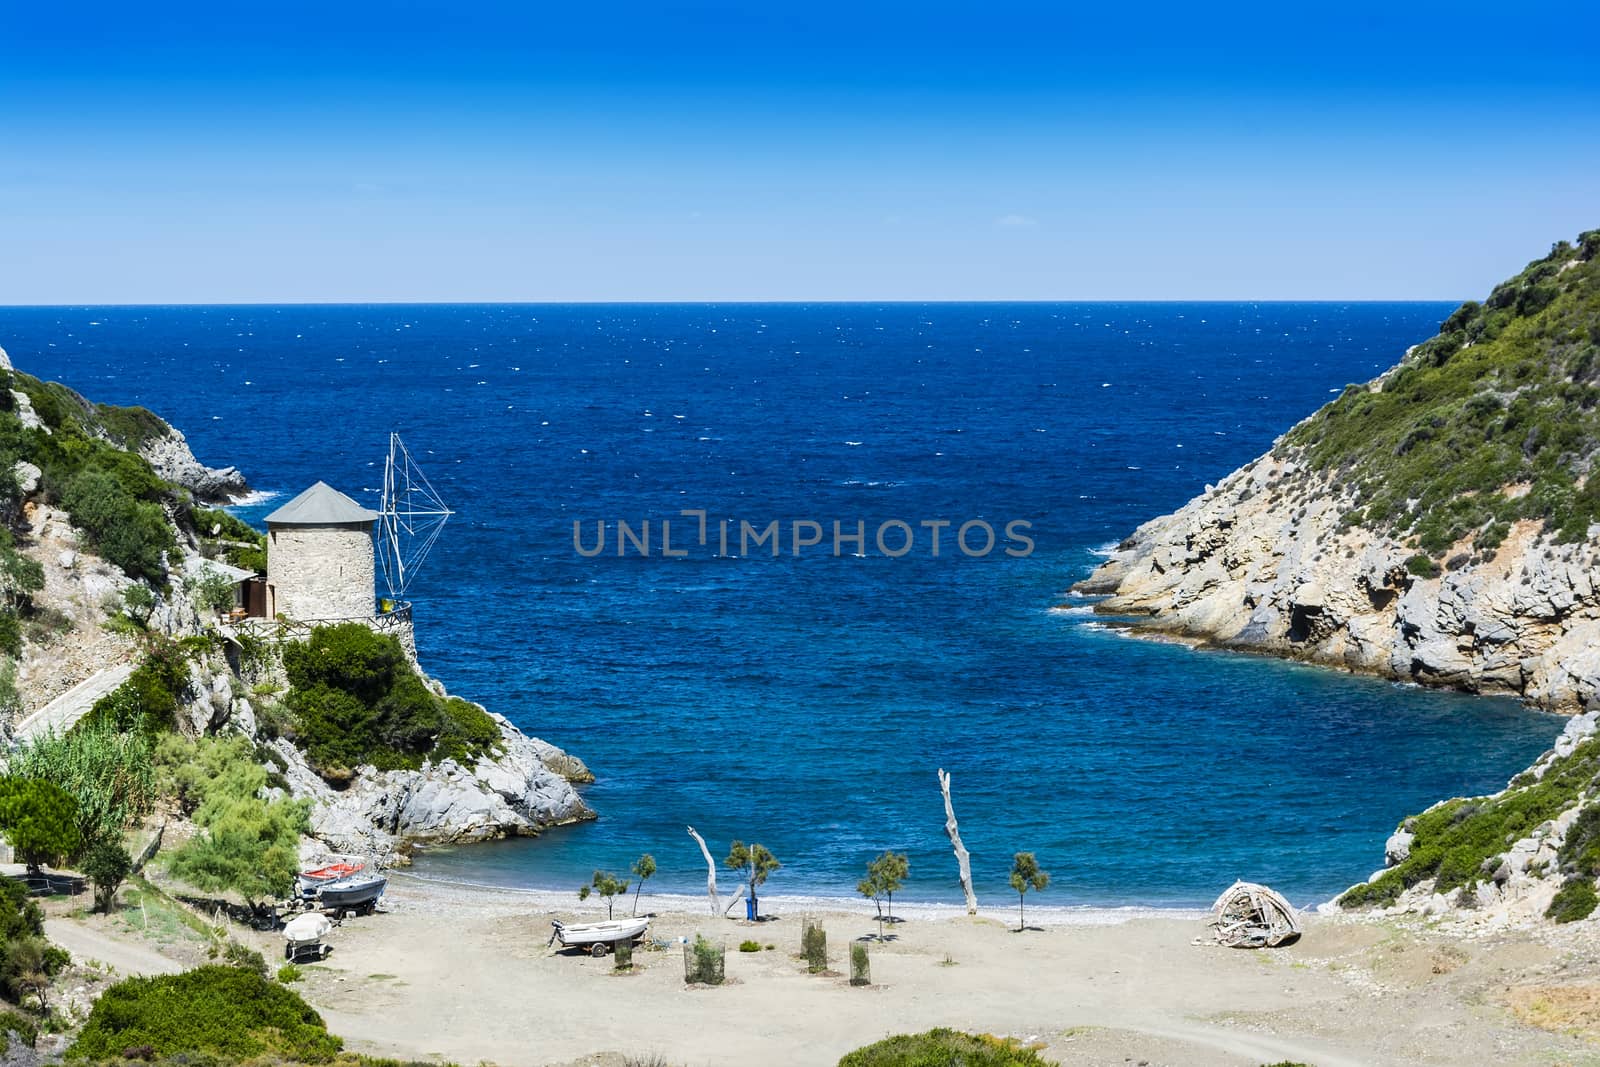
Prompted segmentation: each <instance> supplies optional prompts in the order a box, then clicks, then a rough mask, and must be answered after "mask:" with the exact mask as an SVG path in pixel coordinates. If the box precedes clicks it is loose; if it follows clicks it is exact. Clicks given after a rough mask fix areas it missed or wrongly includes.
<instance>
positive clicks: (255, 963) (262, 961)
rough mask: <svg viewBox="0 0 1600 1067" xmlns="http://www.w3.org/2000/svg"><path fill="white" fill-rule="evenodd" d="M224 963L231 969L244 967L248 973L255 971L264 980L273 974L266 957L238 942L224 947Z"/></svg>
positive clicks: (232, 942)
mask: <svg viewBox="0 0 1600 1067" xmlns="http://www.w3.org/2000/svg"><path fill="white" fill-rule="evenodd" d="M222 961H223V962H224V963H226V964H227V965H228V966H229V967H243V968H244V969H245V970H247V971H254V972H255V973H256V974H259V975H261V976H262V977H263V978H265V977H266V976H267V975H268V974H269V973H271V972H270V969H269V968H268V967H267V959H266V957H265V956H263V955H262V954H261V953H259V952H257V951H256V950H255V949H253V948H251V947H250V946H249V945H241V944H240V943H239V942H237V941H229V942H228V943H227V944H226V945H224V946H223V947H222Z"/></svg>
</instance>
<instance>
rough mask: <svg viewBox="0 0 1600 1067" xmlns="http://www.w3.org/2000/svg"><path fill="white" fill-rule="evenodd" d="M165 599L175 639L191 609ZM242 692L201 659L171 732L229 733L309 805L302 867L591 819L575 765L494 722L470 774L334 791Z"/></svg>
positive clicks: (232, 676) (378, 774)
mask: <svg viewBox="0 0 1600 1067" xmlns="http://www.w3.org/2000/svg"><path fill="white" fill-rule="evenodd" d="M175 599H176V602H175V603H173V604H171V605H168V606H164V608H163V621H164V622H166V623H167V624H168V625H171V626H176V628H177V631H182V630H185V629H190V628H192V627H194V626H196V625H198V619H199V614H198V613H197V612H195V611H194V609H193V608H192V606H189V605H188V604H187V602H186V601H185V600H183V599H182V598H175ZM177 631H175V632H177ZM419 670H420V668H419ZM252 677H255V676H254V675H252ZM433 684H435V685H436V683H433ZM439 688H440V690H441V691H442V687H439ZM248 691H249V690H248V687H247V686H246V685H244V684H242V680H241V677H240V673H239V671H238V669H237V668H236V667H235V666H234V665H232V664H230V662H229V660H228V657H226V656H223V655H220V654H214V655H209V656H206V657H204V658H203V659H202V660H201V661H199V662H197V663H194V664H192V665H191V667H190V677H189V683H188V685H187V687H186V690H185V694H184V704H183V707H182V709H181V714H180V718H181V723H180V725H181V726H182V727H183V729H184V730H185V731H186V732H188V733H190V734H191V735H193V736H201V735H205V734H216V733H228V732H237V733H242V734H244V735H245V736H247V737H249V738H251V740H253V741H254V742H255V743H256V744H257V746H258V752H260V753H262V754H263V756H264V757H265V759H266V762H267V764H268V766H269V769H273V770H276V771H277V772H278V773H279V774H280V775H281V778H282V785H280V786H279V787H278V788H281V789H283V790H284V791H285V792H286V793H287V794H288V795H289V796H292V797H296V798H300V799H304V800H307V801H309V803H310V820H311V837H312V840H311V841H309V842H307V844H306V847H305V848H303V850H302V851H303V852H304V853H305V854H306V856H307V858H308V860H321V859H323V858H325V857H328V856H350V857H359V858H361V859H364V860H371V861H374V862H377V863H380V864H385V865H387V864H393V863H403V862H405V858H406V855H407V854H408V852H409V851H410V849H411V848H412V847H413V846H416V845H458V844H470V843H474V842H479V841H491V840H496V839H499V838H505V837H525V836H533V835H536V834H538V833H540V832H542V831H544V830H546V829H549V828H550V827H553V826H562V825H566V824H569V823H575V822H582V821H584V820H587V819H593V818H594V817H595V814H594V812H593V811H592V810H591V809H590V808H589V806H588V805H587V804H585V803H584V802H583V798H582V797H581V796H579V794H578V791H577V790H576V789H575V788H574V784H582V783H585V782H592V781H593V780H594V775H593V774H591V773H590V771H589V769H588V767H587V766H585V765H584V763H583V761H582V760H581V759H579V758H578V757H576V756H574V755H572V754H570V753H568V752H566V751H564V750H562V749H560V748H558V747H556V746H555V745H552V744H549V743H548V742H546V741H543V740H541V739H539V738H537V737H529V736H528V735H526V734H524V733H523V732H522V731H521V730H519V729H518V728H517V727H516V726H515V725H513V724H512V723H511V721H510V720H508V719H507V718H505V716H503V715H496V714H494V713H492V712H490V713H488V714H489V715H490V717H491V718H492V719H494V721H495V723H496V725H498V726H499V728H500V745H499V747H498V749H497V750H495V751H493V752H491V753H489V754H487V755H485V756H482V757H480V758H479V759H478V760H477V761H476V762H475V763H473V764H472V765H471V766H466V765H463V764H461V763H458V762H456V761H455V760H450V759H446V760H442V761H439V762H433V761H428V762H425V763H424V764H423V765H422V766H421V767H420V768H419V769H417V770H390V771H380V770H378V769H377V768H376V767H372V766H363V767H358V768H356V769H355V772H354V775H353V776H352V777H351V779H350V780H349V782H348V783H341V785H342V787H341V788H335V787H334V786H333V785H330V784H329V783H328V782H327V781H325V780H324V779H323V778H322V777H321V776H319V775H318V774H317V773H316V772H315V771H314V770H313V769H312V768H311V766H310V764H309V763H308V762H307V760H306V757H305V754H304V753H303V752H301V751H300V750H299V749H298V748H297V747H295V745H294V743H293V742H292V741H290V740H289V739H287V738H284V737H272V736H269V735H268V733H267V732H266V730H265V729H264V728H263V726H262V724H261V716H260V715H259V714H258V709H257V707H256V706H255V704H254V703H253V702H252V699H251V698H250V696H248V695H246V694H247V693H248ZM258 699H260V698H258ZM269 699H270V698H269Z"/></svg>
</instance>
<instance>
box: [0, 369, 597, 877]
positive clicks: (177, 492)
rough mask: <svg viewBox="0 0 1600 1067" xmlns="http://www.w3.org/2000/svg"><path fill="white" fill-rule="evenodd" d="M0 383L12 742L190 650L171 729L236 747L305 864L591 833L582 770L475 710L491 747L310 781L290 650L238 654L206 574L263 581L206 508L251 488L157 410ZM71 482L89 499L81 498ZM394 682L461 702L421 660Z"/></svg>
mask: <svg viewBox="0 0 1600 1067" xmlns="http://www.w3.org/2000/svg"><path fill="white" fill-rule="evenodd" d="M0 379H3V380H4V388H3V389H0V408H3V409H4V410H3V411H0V458H7V457H8V458H9V460H10V463H9V465H10V468H11V474H12V476H13V478H14V480H15V486H14V489H15V492H14V493H10V492H0V497H5V500H4V502H3V508H0V510H4V511H5V515H4V516H3V517H4V518H5V520H6V525H7V528H8V529H7V536H8V537H9V538H10V540H9V541H8V542H7V543H6V544H4V545H0V554H4V555H5V561H4V562H5V567H4V568H0V569H4V570H5V571H6V573H7V575H8V578H9V576H10V575H12V574H14V573H23V574H24V575H25V577H24V579H23V580H22V582H21V584H20V585H16V584H15V583H13V586H12V587H8V588H7V589H6V590H4V591H5V592H6V594H7V597H8V604H9V605H10V607H9V608H8V611H7V612H4V613H0V614H5V615H8V616H10V617H14V618H15V619H16V620H17V638H16V645H15V647H14V648H13V649H10V650H8V651H9V652H10V653H11V654H10V655H9V656H6V657H0V661H3V662H5V663H6V666H5V669H4V671H3V672H0V674H3V675H4V677H0V683H3V684H0V690H3V692H0V697H3V698H4V699H3V701H0V702H3V703H4V705H5V707H4V709H3V712H0V727H3V729H4V731H5V734H6V736H10V735H11V734H12V733H13V732H14V731H16V730H17V729H18V728H19V727H20V728H22V730H23V732H24V733H27V732H28V731H43V730H45V729H54V730H57V731H59V730H63V729H68V728H70V727H71V726H72V725H73V724H74V723H75V722H76V721H78V719H79V718H81V717H83V716H84V715H86V714H88V713H89V712H90V710H91V708H92V706H94V705H95V703H96V702H97V701H98V700H100V699H101V698H105V697H106V696H107V694H108V693H110V694H112V695H113V696H115V695H116V694H117V693H118V692H119V690H118V688H117V687H118V685H119V683H120V684H121V685H122V686H126V685H127V683H126V681H125V680H126V679H127V677H128V675H129V674H130V672H132V671H134V670H135V669H136V667H137V665H138V664H139V663H140V662H141V661H142V658H143V657H145V656H148V655H149V650H150V648H151V647H152V645H151V643H152V642H157V643H160V644H162V645H164V646H165V647H168V648H182V649H183V650H184V660H183V670H182V676H181V678H180V680H179V681H178V682H177V683H176V686H175V689H176V691H175V692H174V693H173V697H174V698H175V705H176V710H175V712H173V713H172V715H171V721H172V725H173V727H174V728H175V729H176V730H177V731H179V732H180V733H182V734H184V735H187V736H189V737H193V738H201V737H207V736H217V735H242V736H244V737H246V738H248V739H249V741H250V742H251V745H252V747H253V749H254V751H255V752H256V753H257V757H258V759H259V760H260V762H261V763H262V765H263V766H264V767H265V768H266V769H267V770H268V771H269V772H271V775H272V778H271V780H272V782H273V783H274V784H273V786H272V787H271V788H272V791H275V792H277V793H279V794H287V795H289V796H292V797H295V798H303V799H305V800H306V801H308V802H309V823H310V837H309V838H307V839H306V841H305V842H304V845H303V848H302V852H303V853H304V854H305V856H306V858H307V859H321V858H323V857H326V856H329V855H340V856H350V857H358V858H361V859H370V860H376V861H378V862H383V863H394V862H403V860H404V857H405V855H406V853H407V852H408V850H409V848H410V847H411V846H413V845H419V844H459V843H468V842H476V841H484V840H490V839H494V838H502V837H508V836H519V835H532V834H537V833H539V832H541V831H542V830H544V829H547V828H549V827H552V826H557V825H561V824H565V823H572V822H577V821H581V820H584V819H591V818H593V817H594V813H593V812H592V811H591V810H590V809H589V808H588V806H587V805H586V804H585V803H584V802H583V799H582V798H581V797H580V796H579V794H578V792H577V790H576V789H575V788H574V784H575V783H577V784H581V783H584V782H589V781H593V776H592V775H591V774H590V773H589V770H588V768H587V767H585V766H584V764H583V762H582V761H581V760H579V759H578V758H576V757H574V756H572V755H570V754H568V753H566V752H564V751H562V750H561V749H559V748H557V747H555V746H554V745H550V744H548V743H546V742H544V741H542V740H540V739H538V738H535V737H529V736H527V735H525V734H524V733H523V732H522V731H521V730H519V729H518V728H517V727H516V726H514V725H513V724H512V723H511V722H510V721H509V720H507V719H506V718H505V717H504V716H501V715H495V714H492V713H490V712H487V711H486V710H485V709H482V708H481V707H479V706H477V705H469V707H471V708H472V709H475V713H476V714H478V715H481V716H483V717H484V719H483V721H492V723H493V727H492V732H495V733H497V734H498V737H497V738H496V739H493V740H491V741H489V742H488V743H486V744H483V745H481V746H480V747H479V748H477V749H474V750H473V751H472V752H471V754H470V755H462V754H461V753H456V754H455V755H453V756H443V755H441V756H438V757H437V758H434V757H428V756H424V757H423V758H422V759H420V761H413V762H415V764H416V765H414V766H406V767H399V768H394V767H391V768H390V769H386V770H379V769H378V768H377V767H376V766H373V765H370V764H362V765H358V766H355V767H353V768H350V769H348V770H347V771H345V770H342V769H341V773H340V774H338V775H337V776H324V775H323V774H319V772H318V770H317V769H314V768H313V762H312V761H311V760H309V759H308V756H307V753H306V752H305V751H304V750H303V749H302V748H301V747H300V746H299V745H298V744H297V742H296V740H295V737H294V731H293V729H292V723H291V728H290V729H288V730H285V729H284V728H283V723H284V721H285V720H286V718H287V719H290V720H292V715H291V714H290V713H288V712H286V711H285V710H284V704H285V697H286V694H287V691H288V688H289V687H288V684H287V681H286V677H285V673H284V670H283V666H282V662H281V648H279V647H276V646H278V645H281V643H282V641H284V640H291V639H292V638H288V637H286V636H283V635H279V636H278V637H276V638H273V637H271V636H270V635H269V637H268V638H267V639H265V640H255V641H253V642H252V641H250V640H248V639H246V640H245V641H244V643H241V641H240V639H239V638H237V637H236V636H235V635H234V634H233V633H232V632H231V631H229V630H228V629H227V628H226V627H223V626H220V625H219V616H218V612H217V610H216V605H214V604H208V603H207V599H208V595H209V594H208V590H207V589H206V583H205V582H204V580H203V577H204V575H205V569H204V563H203V561H204V560H208V559H216V560H219V561H221V562H224V563H231V564H234V565H237V566H240V567H241V568H242V569H246V570H259V569H261V568H262V567H264V564H265V557H264V554H263V551H262V544H261V542H260V537H259V535H258V534H256V533H255V531H252V530H250V529H249V528H248V527H246V526H244V524H243V523H240V522H238V520H236V519H233V518H232V516H229V515H227V514H226V513H224V512H220V511H213V510H210V509H208V508H205V507H203V505H205V504H213V503H225V502H228V501H230V500H234V499H237V498H238V497H239V496H240V495H241V494H244V493H246V492H248V491H249V486H248V485H247V483H246V481H245V478H244V476H243V475H242V474H241V473H240V472H239V471H238V470H237V469H236V468H234V467H231V466H229V467H221V468H214V467H209V466H206V465H205V464H203V463H201V462H200V461H199V460H198V459H197V458H196V457H195V455H194V453H193V452H192V450H191V449H190V447H189V445H188V442H187V441H186V440H185V438H184V436H183V434H182V433H181V432H180V431H178V430H177V429H175V428H173V427H172V426H171V425H169V424H168V423H167V422H165V421H164V420H162V419H161V418H160V417H158V416H156V415H154V414H153V413H151V412H149V411H147V410H145V409H143V408H117V407H111V406H108V405H102V404H97V403H94V402H93V401H90V400H88V399H86V398H84V397H82V396H81V395H79V394H78V393H76V392H74V391H73V390H71V389H69V388H67V387H65V386H62V385H59V384H56V383H52V382H45V381H42V380H40V379H38V378H34V377H32V376H30V375H27V374H25V373H23V372H21V371H18V370H16V368H14V367H13V366H12V364H11V360H10V359H9V358H8V357H7V356H6V354H5V353H4V351H3V350H0ZM6 400H9V403H5V402H4V401H6ZM84 455H87V456H88V457H89V460H87V461H85V460H83V459H82V458H81V457H82V456H84ZM95 478H103V479H106V480H102V481H99V482H95V481H93V480H92V479H95ZM80 480H82V481H83V485H85V486H90V487H93V488H94V489H96V490H98V491H99V492H98V493H93V492H89V491H88V490H87V489H85V490H84V491H78V490H77V488H76V486H77V483H78V482H79V481H80ZM11 488H12V487H11V486H0V489H4V490H9V489H11ZM108 495H110V496H115V497H116V498H117V499H116V501H115V508H112V506H111V505H109V504H106V503H105V499H104V498H106V497H107V496H108ZM124 495H125V498H124ZM97 524H98V525H97ZM129 531H137V536H135V535H134V534H132V533H130V532H129ZM12 560H16V561H20V562H16V563H13V562H11V561H12ZM30 572H32V573H36V574H37V577H36V578H33V577H27V576H26V575H27V574H28V573H30ZM197 575H198V576H199V577H198V578H197V577H196V576H197ZM230 595H231V594H230ZM3 622H4V619H0V623H3ZM0 630H3V627H0ZM408 651H409V649H408ZM406 669H407V670H410V671H413V672H415V673H416V675H417V676H418V677H419V678H421V679H422V680H423V682H424V684H425V686H426V688H427V690H428V691H430V692H431V693H433V694H435V695H436V696H437V698H438V699H439V700H451V701H453V702H454V700H453V698H450V697H449V694H447V693H446V692H445V690H444V687H443V685H442V684H440V683H439V682H438V681H436V680H434V679H431V678H429V677H428V676H427V675H426V674H425V673H424V671H423V668H422V666H421V665H420V664H419V663H417V662H416V661H415V660H414V659H409V660H408V665H407V668H406ZM100 679H104V680H105V684H104V685H99V686H97V684H96V683H97V681H98V680H100ZM455 703H458V704H465V702H455ZM180 822H181V818H180Z"/></svg>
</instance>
